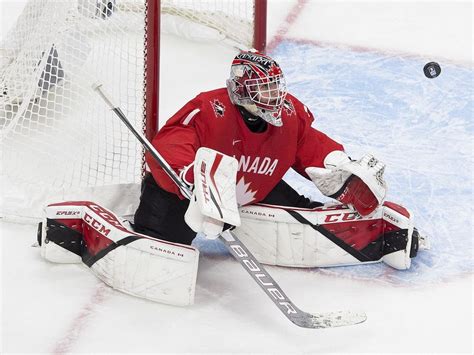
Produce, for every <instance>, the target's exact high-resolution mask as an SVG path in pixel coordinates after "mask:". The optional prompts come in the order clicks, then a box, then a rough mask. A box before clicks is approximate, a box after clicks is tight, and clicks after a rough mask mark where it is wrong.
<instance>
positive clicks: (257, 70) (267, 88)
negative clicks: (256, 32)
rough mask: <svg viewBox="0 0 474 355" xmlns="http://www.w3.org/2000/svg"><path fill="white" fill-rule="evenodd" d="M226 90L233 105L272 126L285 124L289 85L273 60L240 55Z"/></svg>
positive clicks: (237, 57) (257, 56) (251, 54)
mask: <svg viewBox="0 0 474 355" xmlns="http://www.w3.org/2000/svg"><path fill="white" fill-rule="evenodd" d="M227 90H228V92H229V96H230V100H231V101H232V103H233V104H234V105H239V106H242V107H244V108H245V109H246V110H247V111H249V112H250V113H251V114H253V115H255V116H258V117H261V118H262V119H264V120H265V121H266V122H268V123H270V124H271V125H274V126H277V127H280V126H281V125H282V124H283V123H282V121H281V111H282V108H283V102H284V100H285V97H286V93H287V91H286V83H285V78H284V76H283V73H282V71H281V68H280V66H279V65H278V64H277V63H276V62H275V61H274V60H273V59H271V58H270V57H267V56H265V55H263V54H260V53H256V52H241V53H239V54H238V55H237V56H236V57H235V58H234V61H233V62H232V67H231V70H230V78H229V79H228V80H227Z"/></svg>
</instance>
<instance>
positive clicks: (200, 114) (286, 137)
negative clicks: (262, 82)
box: [146, 88, 343, 205]
mask: <svg viewBox="0 0 474 355" xmlns="http://www.w3.org/2000/svg"><path fill="white" fill-rule="evenodd" d="M313 120H314V118H313V115H312V114H311V112H310V111H309V110H308V108H307V107H306V106H304V105H303V104H302V103H301V102H300V101H299V100H298V99H296V98H295V97H294V96H292V95H290V94H288V95H287V96H286V99H285V101H284V106H283V111H282V122H283V126H281V127H276V126H273V125H270V124H268V125H267V128H266V130H265V131H264V132H261V133H254V132H252V131H251V130H250V129H249V128H248V127H247V125H246V123H245V122H244V120H243V119H242V117H241V114H240V112H239V110H238V108H237V107H236V106H235V105H233V104H232V103H231V101H230V99H229V96H228V93H227V90H226V89H225V88H222V89H217V90H213V91H209V92H204V93H201V94H199V95H198V96H197V97H195V98H194V99H193V100H191V101H190V102H188V103H187V104H186V105H185V106H184V107H183V108H181V109H180V110H179V111H178V112H177V113H176V114H175V115H174V116H173V117H171V118H170V119H169V120H168V122H167V123H166V125H165V126H164V127H163V128H162V129H161V130H160V131H159V132H158V134H157V135H156V136H155V138H154V139H153V142H152V144H153V146H154V147H155V148H156V149H157V150H158V151H159V152H160V154H161V155H162V156H163V157H164V158H165V159H166V161H167V162H168V163H169V164H170V166H171V167H172V168H173V169H174V170H175V171H176V172H178V173H179V172H180V171H181V170H182V169H184V168H185V167H187V166H189V165H190V164H192V163H193V162H194V157H195V154H196V151H197V149H198V148H200V147H208V148H212V149H215V150H217V151H220V152H222V153H224V154H227V155H230V156H233V157H234V158H236V159H237V161H238V162H239V170H238V175H237V200H238V203H239V204H240V205H248V204H252V203H256V202H259V201H261V200H263V199H264V198H265V197H266V196H267V194H268V193H269V192H270V191H271V190H272V189H273V188H274V187H275V185H276V184H277V183H278V182H279V181H280V180H281V179H282V177H283V175H284V174H285V173H286V172H287V171H288V169H289V168H294V169H295V170H296V171H297V172H298V173H300V174H301V175H303V176H305V177H306V178H308V176H307V175H306V173H305V168H307V167H311V166H314V167H324V166H323V162H324V158H325V157H326V156H327V154H329V153H330V152H332V151H334V150H343V147H342V145H340V144H339V143H337V142H335V141H334V140H332V139H331V138H329V137H328V136H326V135H325V134H324V133H322V132H319V131H318V130H316V129H314V128H312V127H311V124H312V122H313ZM146 159H147V163H148V166H149V167H150V170H151V172H152V174H153V177H154V178H155V180H156V182H157V183H158V184H159V185H160V186H161V187H162V188H163V189H165V190H167V191H169V192H173V193H175V194H177V195H179V196H181V194H180V192H179V189H178V188H177V186H176V185H175V183H174V182H173V181H172V180H171V179H170V178H169V177H168V176H167V175H166V173H165V172H164V171H163V170H162V169H161V167H160V166H159V165H158V164H157V163H156V162H155V161H154V159H153V158H152V157H151V156H150V155H147V157H146ZM181 197H182V196H181Z"/></svg>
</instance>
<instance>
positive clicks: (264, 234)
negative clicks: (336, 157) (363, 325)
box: [233, 205, 377, 267]
mask: <svg viewBox="0 0 474 355" xmlns="http://www.w3.org/2000/svg"><path fill="white" fill-rule="evenodd" d="M288 211H294V212H296V213H297V214H299V215H300V216H303V218H305V219H306V220H307V221H309V222H310V223H311V224H313V225H319V224H322V223H323V222H324V220H325V219H326V218H328V216H329V215H333V214H335V212H336V213H337V214H339V215H341V216H343V215H347V216H354V215H356V213H355V212H354V211H353V210H352V209H350V208H348V207H346V206H342V205H337V206H336V207H334V205H330V206H327V207H322V208H318V209H314V210H309V209H285V208H277V207H267V206H263V205H252V206H245V207H241V208H240V213H241V218H242V224H241V226H240V227H239V228H236V229H234V230H233V232H234V233H235V234H236V235H237V236H238V238H239V239H240V240H241V241H242V242H243V243H244V244H245V245H246V246H247V247H248V248H249V250H250V251H251V252H252V253H253V254H254V255H255V257H256V258H257V260H258V261H260V262H261V263H264V264H269V265H279V266H290V267H326V266H338V265H354V264H360V261H359V260H358V259H357V258H356V257H354V256H353V255H350V254H349V253H347V251H345V250H344V249H342V248H340V247H339V246H338V245H336V244H335V243H334V242H332V241H331V240H329V239H328V238H327V237H325V236H324V235H322V234H321V233H320V232H319V231H317V230H315V229H314V228H313V227H312V226H311V225H309V224H303V223H300V222H299V221H298V220H296V219H295V218H294V217H293V216H292V214H290V213H288ZM376 216H377V214H374V215H373V216H371V217H370V218H376ZM349 218H350V217H349Z"/></svg>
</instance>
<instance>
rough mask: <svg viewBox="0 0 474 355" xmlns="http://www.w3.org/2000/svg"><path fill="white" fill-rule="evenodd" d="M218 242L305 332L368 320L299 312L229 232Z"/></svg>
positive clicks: (150, 149)
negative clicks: (309, 329) (220, 242)
mask: <svg viewBox="0 0 474 355" xmlns="http://www.w3.org/2000/svg"><path fill="white" fill-rule="evenodd" d="M92 88H93V89H94V90H95V91H96V92H97V93H98V94H99V95H100V96H101V97H102V99H103V100H104V101H105V102H106V103H107V105H108V106H109V107H110V108H111V109H112V111H114V113H115V114H116V115H117V116H118V117H119V118H120V120H121V121H122V122H123V123H124V124H125V125H126V126H127V128H128V129H129V130H130V131H131V132H132V133H133V135H134V136H135V137H136V138H137V139H138V140H139V141H140V143H141V144H142V145H143V147H144V148H145V149H146V150H147V151H148V152H149V153H150V154H151V155H152V156H153V158H154V159H155V160H156V161H157V162H158V164H159V165H160V166H161V167H162V168H163V170H164V171H165V172H166V173H167V174H168V176H169V177H170V178H171V179H172V180H173V181H174V182H175V184H176V185H177V186H178V187H179V188H180V189H181V191H183V193H184V194H185V195H186V197H187V198H188V199H190V198H191V196H192V192H191V191H190V190H189V188H188V186H187V185H186V184H185V183H184V182H183V181H182V180H181V179H180V178H179V177H178V175H177V174H176V173H175V172H174V170H173V169H172V168H171V167H170V166H169V164H168V163H167V162H166V160H165V159H164V158H163V157H162V156H161V155H160V153H159V152H158V151H157V150H156V149H155V148H154V147H153V146H152V145H151V143H150V142H149V141H148V140H147V139H146V138H145V136H144V135H143V134H142V133H141V132H138V131H137V130H136V129H135V127H133V125H132V124H131V123H130V121H129V120H128V119H127V117H126V116H125V114H124V113H123V112H122V110H121V109H120V108H119V107H118V106H117V105H115V104H114V103H113V102H112V100H111V98H110V96H109V95H108V94H107V93H106V92H105V91H104V89H103V88H102V84H94V85H93V86H92ZM219 239H220V240H221V241H222V242H223V243H224V244H225V245H226V247H227V248H228V250H229V252H230V253H231V254H232V256H234V258H235V259H236V260H237V261H238V262H239V263H240V264H241V265H242V266H243V267H244V269H245V270H247V272H248V273H249V274H250V276H252V278H253V279H254V280H255V281H256V282H257V284H258V285H259V286H260V287H261V288H262V289H263V291H264V292H265V293H266V294H267V295H268V296H269V297H270V299H271V300H272V301H273V303H274V304H275V305H276V306H277V307H278V309H280V311H281V312H282V313H283V314H284V315H285V316H286V317H287V318H288V319H289V320H290V321H292V322H293V323H294V324H296V325H298V326H300V327H303V328H330V327H340V326H346V325H354V324H357V323H362V322H364V321H365V320H366V319H367V317H366V315H365V314H364V313H358V312H351V311H339V312H328V313H317V314H311V313H307V312H304V311H302V310H300V309H299V308H298V307H296V306H295V305H294V304H293V302H292V301H291V300H290V299H289V298H288V297H287V296H286V294H285V293H284V292H283V290H282V289H281V287H280V286H279V285H278V284H277V283H276V282H275V280H273V278H272V277H271V276H270V274H268V272H267V271H266V270H265V268H264V267H263V266H262V265H261V264H260V263H259V262H258V261H257V259H256V258H255V257H254V256H253V255H252V253H250V251H249V250H248V249H247V248H246V247H245V245H244V244H243V243H242V242H241V241H240V240H239V239H238V238H237V236H235V234H233V233H232V232H231V231H230V230H226V231H224V232H222V233H221V234H220V235H219Z"/></svg>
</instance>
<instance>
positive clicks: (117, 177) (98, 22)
mask: <svg viewBox="0 0 474 355" xmlns="http://www.w3.org/2000/svg"><path fill="white" fill-rule="evenodd" d="M161 3H162V4H161V9H162V13H163V14H165V13H166V14H171V15H172V16H179V17H181V18H186V20H185V21H191V22H195V23H199V24H201V25H204V26H206V27H207V28H211V29H213V31H216V32H217V33H218V34H219V36H223V37H226V38H229V39H231V40H232V41H234V42H236V43H240V44H241V45H242V46H243V47H251V45H252V32H253V29H252V23H253V1H242V0H234V1H225V0H224V1H178V0H175V1H172V0H163V1H162V2H161ZM147 9H148V6H147V3H146V0H127V1H120V0H61V1H58V0H30V1H29V2H28V3H27V4H26V6H25V9H24V11H23V12H22V14H21V15H20V17H19V18H18V20H17V23H16V25H15V26H14V28H12V29H11V30H10V32H9V33H8V34H7V35H6V36H5V38H4V40H3V41H2V43H0V150H1V172H0V179H1V184H2V196H1V201H0V214H1V216H2V217H20V218H22V219H24V218H35V219H36V218H39V217H41V215H42V209H43V208H44V206H45V205H46V204H47V203H50V202H57V201H64V200H79V199H80V200H94V201H96V202H98V203H102V204H104V205H105V206H107V207H109V208H111V209H114V210H115V211H116V212H117V213H119V214H125V213H131V212H133V208H134V204H136V202H137V199H138V196H139V183H140V181H141V176H142V171H143V167H142V164H143V163H142V148H141V146H140V144H139V143H138V142H137V141H136V139H135V138H134V137H133V136H132V135H131V134H130V133H129V132H128V130H127V129H126V127H124V126H123V124H122V123H121V122H120V121H119V120H118V119H117V118H116V117H114V116H113V113H112V112H111V111H110V110H109V109H108V108H107V107H106V105H105V104H104V103H103V102H102V101H101V99H100V98H99V97H98V96H97V94H95V93H94V92H93V90H92V89H91V85H92V84H93V83H95V82H101V83H103V84H104V87H105V88H106V89H107V91H109V92H110V93H111V94H112V96H113V97H114V98H115V100H116V101H117V102H119V103H120V105H121V108H122V110H123V111H124V112H125V113H126V115H127V117H128V118H129V119H130V120H131V121H132V123H133V124H134V125H135V127H137V128H141V129H142V130H143V129H144V127H145V122H146V117H145V114H144V112H145V110H144V107H145V105H146V99H145V96H144V86H145V84H146V69H145V68H146V65H145V57H144V56H145V55H146V51H147V44H146V38H147V36H146V33H145V32H146V30H145V28H146V21H152V20H153V19H152V18H149V17H147ZM179 26H181V27H182V25H179ZM178 32H179V30H178ZM191 32H192V31H191ZM158 35H159V34H158Z"/></svg>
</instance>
